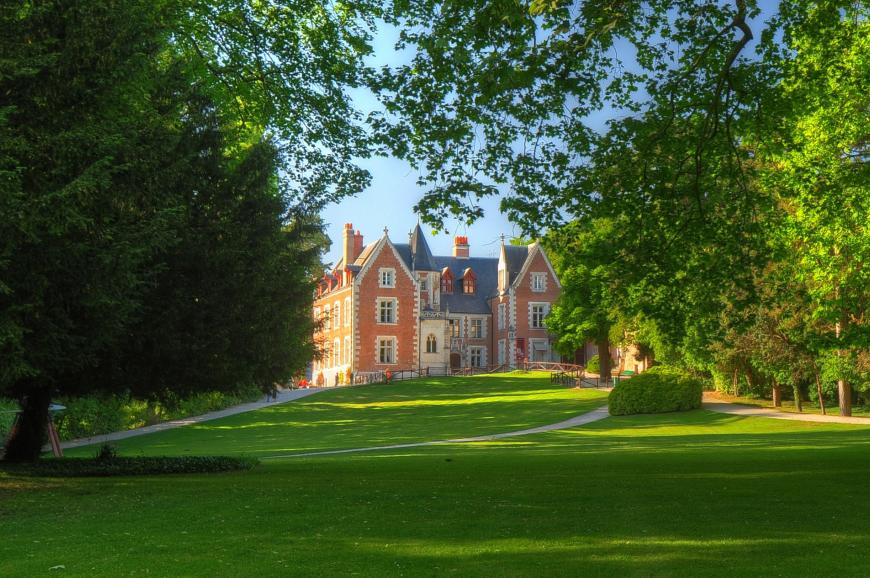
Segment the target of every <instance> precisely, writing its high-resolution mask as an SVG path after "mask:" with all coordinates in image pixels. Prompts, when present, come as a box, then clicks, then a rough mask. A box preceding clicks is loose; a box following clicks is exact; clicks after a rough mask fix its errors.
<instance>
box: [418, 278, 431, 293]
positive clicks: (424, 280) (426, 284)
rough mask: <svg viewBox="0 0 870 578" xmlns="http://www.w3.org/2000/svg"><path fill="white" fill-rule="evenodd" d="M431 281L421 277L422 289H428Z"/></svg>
mask: <svg viewBox="0 0 870 578" xmlns="http://www.w3.org/2000/svg"><path fill="white" fill-rule="evenodd" d="M428 290H429V282H428V281H427V280H426V279H420V291H428Z"/></svg>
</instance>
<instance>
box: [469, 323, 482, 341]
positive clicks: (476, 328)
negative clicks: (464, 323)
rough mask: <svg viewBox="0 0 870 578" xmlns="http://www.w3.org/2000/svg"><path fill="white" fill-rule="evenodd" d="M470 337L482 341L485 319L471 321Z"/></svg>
mask: <svg viewBox="0 0 870 578" xmlns="http://www.w3.org/2000/svg"><path fill="white" fill-rule="evenodd" d="M469 337H471V338H472V339H480V338H481V337H483V319H472V320H471V331H470V334H469Z"/></svg>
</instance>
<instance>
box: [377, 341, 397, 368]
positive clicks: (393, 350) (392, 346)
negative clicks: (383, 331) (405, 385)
mask: <svg viewBox="0 0 870 578" xmlns="http://www.w3.org/2000/svg"><path fill="white" fill-rule="evenodd" d="M385 343H386V344H388V345H387V347H388V348H389V349H388V351H389V352H390V355H391V356H392V358H393V359H392V361H384V357H382V356H381V353H382V350H381V348H382V347H383V345H384V344H385ZM398 359H399V346H398V342H397V340H396V338H395V336H392V335H378V336H377V338H376V339H375V361H376V363H377V364H378V365H396V364H397V363H398Z"/></svg>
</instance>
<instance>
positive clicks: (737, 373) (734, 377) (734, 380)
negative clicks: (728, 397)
mask: <svg viewBox="0 0 870 578" xmlns="http://www.w3.org/2000/svg"><path fill="white" fill-rule="evenodd" d="M739 378H740V369H737V368H735V369H734V373H733V374H732V375H731V390H732V391H731V394H732V395H733V396H734V397H738V396H739V395H740V390H739V389H738V388H737V384H738V383H739Z"/></svg>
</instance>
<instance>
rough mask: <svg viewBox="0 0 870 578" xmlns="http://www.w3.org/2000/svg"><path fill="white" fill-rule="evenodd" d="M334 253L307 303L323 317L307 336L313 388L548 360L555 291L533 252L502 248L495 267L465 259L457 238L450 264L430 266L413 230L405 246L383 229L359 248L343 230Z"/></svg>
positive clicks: (357, 239) (437, 260) (465, 247)
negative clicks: (313, 347)
mask: <svg viewBox="0 0 870 578" xmlns="http://www.w3.org/2000/svg"><path fill="white" fill-rule="evenodd" d="M343 248H344V255H343V257H342V259H341V260H340V261H339V263H338V265H337V266H336V267H335V268H334V269H333V270H332V271H331V272H329V273H327V274H326V275H324V277H323V279H322V280H321V282H320V283H319V286H318V290H317V295H316V299H315V303H314V313H315V315H316V316H320V318H324V317H325V315H326V312H328V314H329V316H330V318H329V320H328V321H327V320H324V322H323V324H322V326H321V329H320V331H319V332H318V333H317V335H316V336H315V337H316V340H317V342H318V343H319V344H320V346H321V350H322V354H321V357H320V359H318V360H315V362H314V364H313V376H312V379H313V380H314V381H315V383H317V382H318V381H320V382H321V383H323V384H324V385H334V384H341V383H345V382H346V380H347V375H348V373H349V372H352V373H353V374H354V375H356V374H359V373H366V372H377V371H385V370H387V369H391V370H394V371H395V370H399V369H403V370H407V369H418V368H425V367H428V368H429V369H430V370H431V371H432V372H433V373H438V372H446V371H447V370H448V369H449V368H451V367H453V368H456V367H468V366H495V365H507V366H516V365H518V364H519V363H521V362H522V361H524V360H525V359H531V360H541V361H550V360H556V359H557V356H556V355H555V353H554V352H553V349H552V340H551V338H550V337H549V336H548V334H547V331H546V329H545V328H544V327H543V318H544V317H545V316H546V314H547V313H548V312H549V308H550V307H551V306H552V304H553V302H554V301H555V300H556V298H557V297H558V295H559V289H560V285H559V281H558V279H556V276H555V273H554V271H553V268H552V266H550V263H549V261H548V260H547V257H546V255H545V254H544V252H543V250H542V248H541V247H540V246H539V245H538V244H535V243H533V244H532V245H529V246H523V247H514V246H502V248H501V255H500V257H499V258H498V259H496V258H479V257H472V256H471V255H470V248H469V243H468V238H467V237H457V238H456V240H455V246H454V250H453V255H452V256H442V257H438V256H433V255H432V254H431V252H430V251H429V248H428V245H427V243H426V241H425V238H423V235H422V231H421V230H420V228H419V226H418V227H417V229H416V230H415V231H414V232H413V233H412V235H411V239H410V242H409V243H408V244H394V243H393V242H392V241H391V240H390V238H389V236H388V234H387V232H386V230H385V233H384V236H383V237H381V238H380V239H379V240H378V241H376V242H374V243H372V244H370V245H368V246H366V247H363V243H362V235H361V234H360V233H359V232H354V230H353V227H352V226H351V225H350V224H348V225H346V226H345V232H344V239H343ZM336 305H337V307H336ZM500 305H503V307H504V309H503V313H500V312H499V311H500V309H499V307H500ZM336 310H337V311H338V313H337V314H336ZM321 375H322V378H321V377H319V376H321Z"/></svg>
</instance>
